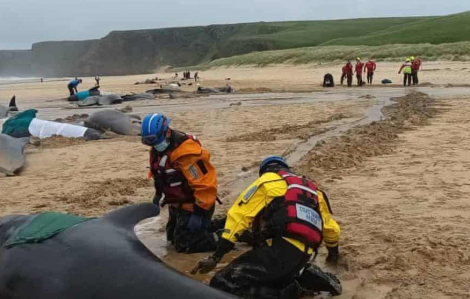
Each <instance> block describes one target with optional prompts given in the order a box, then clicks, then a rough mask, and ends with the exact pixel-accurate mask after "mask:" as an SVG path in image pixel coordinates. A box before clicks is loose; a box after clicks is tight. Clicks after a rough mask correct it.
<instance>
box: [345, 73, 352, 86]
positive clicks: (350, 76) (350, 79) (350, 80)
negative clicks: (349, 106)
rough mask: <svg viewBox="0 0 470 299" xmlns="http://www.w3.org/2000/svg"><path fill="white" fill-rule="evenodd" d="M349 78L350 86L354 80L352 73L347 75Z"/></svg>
mask: <svg viewBox="0 0 470 299" xmlns="http://www.w3.org/2000/svg"><path fill="white" fill-rule="evenodd" d="M346 76H347V78H348V87H351V86H352V81H353V76H352V75H346Z"/></svg>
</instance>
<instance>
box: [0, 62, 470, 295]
mask: <svg viewBox="0 0 470 299" xmlns="http://www.w3.org/2000/svg"><path fill="white" fill-rule="evenodd" d="M399 67H400V65H399V64H396V63H388V62H387V63H379V64H378V70H377V73H376V77H375V78H376V79H375V81H376V85H374V86H365V87H360V88H359V87H352V88H347V87H344V86H339V87H337V88H334V89H325V90H324V89H323V88H322V87H321V83H322V79H323V75H324V74H325V73H332V74H333V75H334V76H335V80H336V83H339V77H340V70H341V65H338V64H327V65H307V66H287V65H286V66H273V67H266V68H245V67H244V68H219V69H214V70H207V71H200V77H201V82H200V84H201V85H202V86H207V87H213V86H224V85H226V84H230V85H231V86H233V87H234V88H235V89H236V91H237V92H236V93H235V94H233V95H217V96H210V97H187V98H186V97H178V98H176V99H170V98H168V97H167V96H162V97H160V98H158V99H156V100H146V101H139V102H132V103H130V104H125V105H124V104H120V105H116V106H115V107H111V108H109V107H105V108H99V109H114V108H122V107H124V106H126V105H129V106H130V107H132V110H133V113H135V114H138V115H140V116H143V115H145V114H146V113H151V112H162V113H165V114H167V115H168V116H169V117H170V118H171V119H172V126H173V127H174V128H177V129H178V130H181V131H185V132H188V133H192V134H195V135H196V136H197V137H199V138H200V139H201V141H202V143H203V145H204V146H205V147H207V148H208V149H209V150H210V151H211V157H212V158H211V160H212V161H213V163H214V165H215V166H216V169H217V172H218V182H219V194H220V195H221V197H222V199H223V202H224V204H223V205H222V206H218V207H217V214H223V213H224V212H225V211H227V209H228V208H229V207H230V203H231V202H232V201H233V200H234V199H235V198H236V196H237V194H238V192H240V191H241V189H242V188H243V186H244V183H246V182H247V181H248V182H249V178H250V176H251V175H252V173H253V172H254V171H255V170H256V167H257V163H258V162H259V161H260V159H261V158H262V157H264V156H266V155H269V154H291V155H292V153H294V155H295V154H296V153H300V150H299V148H300V147H301V146H302V144H305V143H307V142H308V141H309V140H311V139H312V138H315V137H316V136H321V142H318V143H317V144H316V146H315V147H313V149H312V150H310V151H308V153H307V155H305V156H299V157H297V158H298V159H299V161H298V162H297V163H296V164H295V165H294V166H295V169H296V170H298V171H299V172H302V173H303V174H305V175H307V176H309V177H310V178H311V179H313V180H315V181H316V182H318V184H320V185H321V186H322V187H323V188H324V189H325V190H326V191H327V192H328V194H329V197H330V198H331V201H332V205H333V211H334V217H335V218H336V219H337V220H338V222H339V223H340V225H341V227H342V237H341V242H340V244H341V251H342V258H341V261H340V264H339V265H338V266H337V267H335V268H326V269H327V270H328V271H331V272H333V273H335V274H337V275H338V276H339V277H340V279H341V280H342V283H343V288H344V293H343V295H341V296H340V297H338V298H355V299H375V298H403V299H405V298H468V297H469V296H470V290H469V287H468V281H469V279H470V276H469V273H470V255H469V253H468V250H467V245H468V244H469V242H470V220H469V219H470V217H469V216H470V212H469V211H470V203H469V202H468V200H467V199H468V198H470V187H469V186H470V184H468V179H469V178H470V154H469V149H470V141H469V140H470V136H469V135H470V122H469V119H468V115H469V113H470V88H467V87H466V86H470V85H467V84H470V63H468V62H447V61H439V62H426V61H425V62H424V65H423V70H422V71H421V79H420V80H421V82H422V86H421V87H410V88H403V87H401V86H400V85H401V80H402V79H401V78H402V77H401V75H398V74H397V72H398V69H399ZM192 73H193V72H192ZM172 75H173V73H158V74H152V75H149V74H146V75H139V76H122V77H102V90H106V91H115V92H117V91H119V92H123V93H128V92H136V93H138V92H142V91H145V90H148V89H152V88H157V87H158V85H134V83H135V82H138V81H143V80H145V79H148V78H154V77H156V76H158V77H160V78H164V79H165V80H166V81H167V82H169V81H170V77H171V76H172ZM180 76H181V73H180ZM228 78H230V80H228ZM384 78H388V79H391V80H392V81H393V82H394V84H393V85H392V86H386V87H385V86H382V85H380V82H379V81H380V80H382V79H384ZM162 82H164V81H162ZM182 82H183V83H189V81H188V82H184V81H182ZM66 83H67V82H66V81H54V82H44V83H39V82H37V83H22V84H11V85H0V103H1V104H4V105H5V104H7V103H8V100H9V98H10V97H11V96H12V95H14V94H15V95H16V96H17V104H18V106H19V108H20V110H24V109H28V108H35V109H38V110H39V113H38V117H40V118H43V119H48V120H53V119H56V118H64V117H66V116H71V115H73V114H80V113H86V114H89V113H92V112H93V111H97V110H98V109H96V108H93V109H92V108H87V109H72V106H71V105H70V104H69V103H67V102H65V101H61V100H60V99H61V98H64V97H66V96H67V88H66ZM93 85H94V80H93V78H84V83H83V85H81V86H80V88H81V89H85V88H88V87H91V86H93ZM195 88H196V86H195V85H194V84H193V85H191V86H189V85H183V89H184V90H185V91H188V92H192V91H194V90H195ZM409 93H412V94H411V95H408V96H407V97H406V98H403V99H402V100H401V101H402V102H400V100H399V101H398V104H396V105H395V106H389V107H388V108H386V109H385V110H384V115H383V117H381V119H382V120H380V119H379V121H377V122H373V123H372V124H362V125H360V126H357V124H360V123H361V120H364V118H365V116H366V115H367V113H370V109H371V107H381V105H383V104H384V101H385V100H384V99H386V100H387V101H388V100H389V99H390V98H391V97H403V96H406V95H407V94H409ZM427 95H429V96H427ZM394 103H395V102H394ZM343 127H344V128H348V130H346V129H345V130H340V128H343ZM349 128H350V129H351V130H349ZM336 131H338V132H340V134H339V133H338V134H330V135H331V136H330V135H329V133H331V132H336ZM336 135H338V136H336ZM26 154H27V164H26V166H25V167H24V170H23V171H22V172H21V173H20V174H19V175H17V176H15V177H7V178H0V215H7V214H13V213H33V212H40V211H51V210H53V211H61V212H67V213H75V214H80V215H85V216H99V215H102V214H103V213H105V212H107V211H110V210H113V209H116V208H118V207H120V206H123V205H126V204H131V203H139V202H146V201H149V200H150V199H151V197H152V196H153V187H152V182H151V181H150V180H148V179H147V172H148V168H147V167H148V147H146V146H144V145H142V144H141V143H140V139H139V138H138V137H130V136H126V137H116V138H112V139H106V140H99V141H90V142H85V141H83V140H65V139H61V138H56V137H54V138H51V139H49V140H43V141H42V142H41V145H40V146H37V147H35V146H32V145H28V147H27V149H26ZM299 155H300V154H299ZM166 217H167V212H166V211H162V215H161V216H160V217H159V218H158V219H156V220H150V221H146V222H145V223H144V224H143V225H142V226H141V227H140V228H138V229H137V230H138V231H139V235H140V237H141V239H142V240H143V241H144V242H145V244H146V245H147V246H148V247H149V248H150V249H151V250H152V251H154V252H155V253H156V254H157V255H158V256H159V257H161V258H162V259H164V260H165V262H166V263H168V264H169V265H171V266H173V267H175V268H177V269H178V270H180V271H182V272H185V273H187V271H188V270H189V269H190V268H191V267H192V266H193V264H194V262H195V261H197V259H198V258H200V257H201V256H204V255H199V254H196V255H190V256H184V255H179V254H176V253H174V252H172V250H171V249H168V248H167V246H166V242H165V240H164V236H163V233H162V229H161V228H162V226H163V225H164V223H165V219H166ZM241 248H242V250H241V251H237V252H234V253H233V254H231V255H230V256H229V257H228V258H226V259H224V261H223V263H222V264H221V265H219V269H220V266H223V265H225V264H226V263H227V262H229V261H230V259H231V258H233V257H234V256H236V255H237V254H239V253H240V252H242V251H243V247H241ZM325 256H326V250H325V249H323V248H322V249H321V252H320V255H319V256H318V258H317V260H316V263H318V264H319V265H321V266H325V265H324V263H323V261H324V259H325ZM211 275H213V273H210V274H209V275H207V276H203V275H201V276H198V277H197V279H200V280H202V281H205V282H207V281H208V280H209V278H210V276H211Z"/></svg>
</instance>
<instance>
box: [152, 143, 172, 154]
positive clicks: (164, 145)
mask: <svg viewBox="0 0 470 299" xmlns="http://www.w3.org/2000/svg"><path fill="white" fill-rule="evenodd" d="M169 145H170V143H169V142H168V141H166V140H163V141H162V142H160V143H159V144H157V145H154V146H153V148H154V149H155V150H156V151H157V152H164V151H165V150H166V149H167V148H168V146H169Z"/></svg>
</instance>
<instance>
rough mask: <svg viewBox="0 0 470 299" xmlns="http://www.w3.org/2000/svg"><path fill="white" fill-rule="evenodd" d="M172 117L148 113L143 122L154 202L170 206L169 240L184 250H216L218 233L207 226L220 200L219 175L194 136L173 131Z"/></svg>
mask: <svg viewBox="0 0 470 299" xmlns="http://www.w3.org/2000/svg"><path fill="white" fill-rule="evenodd" d="M169 124H170V119H168V118H166V117H165V116H164V115H162V114H156V113H155V114H149V115H147V116H145V118H144V120H143V122H142V143H144V144H145V145H148V146H151V150H150V174H151V175H152V177H153V179H154V182H155V191H156V192H155V196H154V199H153V202H154V203H155V204H156V206H157V207H158V208H159V207H160V205H162V206H164V205H168V206H169V220H168V223H167V226H166V232H167V240H168V241H169V242H171V243H172V244H173V245H174V246H175V249H176V251H178V252H185V253H195V252H207V251H212V250H215V248H216V239H217V236H216V235H215V234H213V233H209V232H208V231H207V228H208V226H209V224H210V222H211V218H212V214H213V213H214V208H215V202H216V200H217V174H216V171H215V168H214V166H213V165H212V164H211V162H210V153H209V151H208V150H206V149H205V148H203V147H202V146H201V143H200V142H199V140H198V139H197V138H196V137H194V136H191V135H187V134H185V133H182V132H179V131H176V130H172V129H170V127H169Z"/></svg>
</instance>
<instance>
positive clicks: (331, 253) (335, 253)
mask: <svg viewBox="0 0 470 299" xmlns="http://www.w3.org/2000/svg"><path fill="white" fill-rule="evenodd" d="M326 249H328V256H327V257H326V262H327V263H330V264H336V263H338V260H339V245H337V246H335V247H326Z"/></svg>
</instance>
